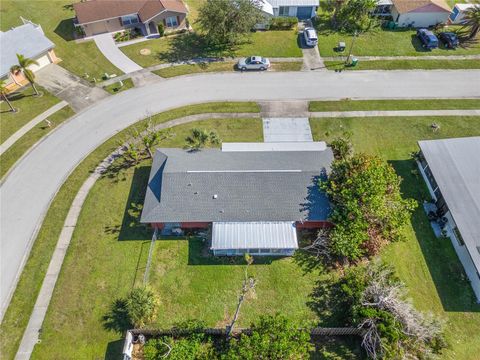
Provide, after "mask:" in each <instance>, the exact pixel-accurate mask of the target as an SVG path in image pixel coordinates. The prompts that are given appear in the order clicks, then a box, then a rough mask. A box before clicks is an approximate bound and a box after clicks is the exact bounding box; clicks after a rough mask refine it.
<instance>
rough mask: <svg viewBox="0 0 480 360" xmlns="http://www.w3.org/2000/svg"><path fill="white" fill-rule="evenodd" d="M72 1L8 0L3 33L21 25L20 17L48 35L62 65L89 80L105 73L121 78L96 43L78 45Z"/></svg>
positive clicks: (3, 10) (0, 8)
mask: <svg viewBox="0 0 480 360" xmlns="http://www.w3.org/2000/svg"><path fill="white" fill-rule="evenodd" d="M71 5H72V1H70V0H55V1H18V0H13V1H12V0H5V1H2V2H1V3H0V12H1V18H2V21H1V24H0V27H1V30H2V31H6V30H8V29H10V28H11V27H14V26H19V25H21V24H22V21H21V20H20V16H23V17H24V18H26V19H28V20H31V21H33V22H35V23H37V24H40V25H41V26H42V28H43V30H44V32H45V35H46V36H47V37H48V38H49V39H50V40H51V41H53V42H54V43H55V53H56V55H57V57H59V58H61V59H62V62H60V63H59V65H60V66H62V67H64V68H65V69H67V70H69V71H71V72H73V73H75V74H77V75H78V76H80V77H84V75H85V74H88V75H89V78H90V79H93V78H97V79H101V77H102V76H103V74H104V73H108V74H117V75H120V74H122V72H121V71H120V70H119V69H117V68H116V67H115V66H114V65H112V64H111V63H110V62H109V61H108V60H107V59H106V58H105V57H104V56H103V54H102V53H101V52H100V51H99V50H98V48H97V46H96V45H95V43H94V42H93V41H87V42H82V43H78V44H77V43H75V40H74V37H73V32H74V26H73V18H74V17H75V12H74V11H73V8H72V6H71Z"/></svg>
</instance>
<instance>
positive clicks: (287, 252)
mask: <svg viewBox="0 0 480 360" xmlns="http://www.w3.org/2000/svg"><path fill="white" fill-rule="evenodd" d="M251 250H253V249H226V250H213V255H214V256H243V255H244V254H251V255H254V256H292V255H293V254H294V253H295V250H296V249H255V250H258V251H255V252H251Z"/></svg>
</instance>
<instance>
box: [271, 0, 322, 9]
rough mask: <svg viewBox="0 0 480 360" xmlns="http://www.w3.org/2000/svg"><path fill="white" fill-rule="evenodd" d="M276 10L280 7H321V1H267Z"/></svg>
mask: <svg viewBox="0 0 480 360" xmlns="http://www.w3.org/2000/svg"><path fill="white" fill-rule="evenodd" d="M267 1H268V2H269V3H270V4H271V5H272V6H273V7H274V8H277V7H279V6H320V0H267Z"/></svg>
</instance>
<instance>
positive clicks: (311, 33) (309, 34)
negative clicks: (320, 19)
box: [303, 27, 318, 47]
mask: <svg viewBox="0 0 480 360" xmlns="http://www.w3.org/2000/svg"><path fill="white" fill-rule="evenodd" d="M303 37H304V38H305V43H306V44H307V46H311V47H315V46H317V44H318V37H317V32H316V31H315V29H314V28H309V27H308V28H305V30H303Z"/></svg>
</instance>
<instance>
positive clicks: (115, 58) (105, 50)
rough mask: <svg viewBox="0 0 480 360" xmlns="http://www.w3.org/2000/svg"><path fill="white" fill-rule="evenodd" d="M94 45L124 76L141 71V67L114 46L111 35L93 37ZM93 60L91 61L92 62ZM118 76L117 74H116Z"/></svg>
mask: <svg viewBox="0 0 480 360" xmlns="http://www.w3.org/2000/svg"><path fill="white" fill-rule="evenodd" d="M93 39H94V41H95V44H97V47H98V49H99V50H100V51H101V52H102V54H103V55H104V56H105V57H106V58H107V59H108V61H110V62H111V63H112V64H113V65H115V66H116V67H117V68H119V69H120V70H122V71H123V72H124V73H125V74H129V73H131V72H134V71H138V70H142V67H141V66H140V65H138V64H137V63H136V62H134V61H132V60H130V58H129V57H128V56H126V55H125V54H124V53H123V52H122V51H121V50H120V49H119V48H118V47H117V45H116V44H115V41H114V40H113V37H112V34H108V33H107V34H100V35H95V36H94V37H93ZM93 60H94V59H92V61H93ZM117 75H119V74H117Z"/></svg>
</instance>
